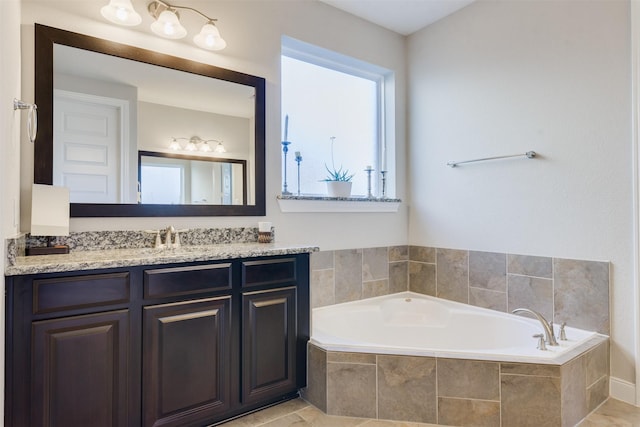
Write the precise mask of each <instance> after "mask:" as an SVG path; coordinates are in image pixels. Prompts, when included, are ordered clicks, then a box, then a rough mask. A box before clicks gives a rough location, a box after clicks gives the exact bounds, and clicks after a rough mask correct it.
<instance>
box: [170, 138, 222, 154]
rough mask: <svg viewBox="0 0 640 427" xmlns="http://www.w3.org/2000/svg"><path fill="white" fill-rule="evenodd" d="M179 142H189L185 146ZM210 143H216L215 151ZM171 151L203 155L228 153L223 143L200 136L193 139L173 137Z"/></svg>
mask: <svg viewBox="0 0 640 427" xmlns="http://www.w3.org/2000/svg"><path fill="white" fill-rule="evenodd" d="M179 140H184V141H187V143H186V144H184V146H183V145H182V144H180V142H178V141H179ZM210 142H216V143H217V145H216V147H215V148H214V149H212V148H211V146H210V145H209V143H210ZM169 149H170V150H173V151H191V152H193V151H201V152H203V153H211V152H214V153H218V154H220V153H226V152H227V150H226V149H225V148H224V145H222V141H218V140H217V139H207V140H204V139H202V138H200V137H199V136H192V137H191V138H178V137H172V138H171V143H170V144H169Z"/></svg>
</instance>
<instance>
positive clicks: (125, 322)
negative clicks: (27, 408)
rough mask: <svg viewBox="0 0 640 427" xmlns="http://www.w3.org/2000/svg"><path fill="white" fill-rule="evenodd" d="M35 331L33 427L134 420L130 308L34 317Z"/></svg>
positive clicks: (99, 426) (118, 423)
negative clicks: (130, 401)
mask: <svg viewBox="0 0 640 427" xmlns="http://www.w3.org/2000/svg"><path fill="white" fill-rule="evenodd" d="M32 336H33V357H32V367H33V373H32V393H31V399H32V404H31V411H32V412H31V425H32V426H92V427H102V426H105V427H107V426H126V425H128V419H129V412H130V409H129V408H128V407H127V396H128V393H127V390H128V381H130V380H131V378H132V377H135V375H132V373H131V372H130V371H129V368H130V366H129V360H130V346H129V312H128V311H127V310H120V311H114V312H108V313H101V314H95V315H86V316H77V317H66V318H61V319H55V320H45V321H38V322H33V324H32ZM133 380H135V378H133Z"/></svg>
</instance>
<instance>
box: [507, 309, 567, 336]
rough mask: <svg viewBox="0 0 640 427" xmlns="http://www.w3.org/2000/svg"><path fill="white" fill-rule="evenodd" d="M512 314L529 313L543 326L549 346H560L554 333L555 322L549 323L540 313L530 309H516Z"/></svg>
mask: <svg viewBox="0 0 640 427" xmlns="http://www.w3.org/2000/svg"><path fill="white" fill-rule="evenodd" d="M512 313H513V314H518V313H529V314H531V315H533V316H534V317H535V318H536V319H538V320H539V321H540V323H541V324H542V328H543V329H544V335H545V341H547V344H549V345H558V341H557V340H556V335H555V333H554V332H553V322H551V323H549V322H547V319H545V318H544V317H543V316H542V314H540V313H538V312H537V311H533V310H529V309H528V308H516V309H515V310H513V311H512Z"/></svg>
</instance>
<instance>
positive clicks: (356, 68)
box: [278, 36, 399, 212]
mask: <svg viewBox="0 0 640 427" xmlns="http://www.w3.org/2000/svg"><path fill="white" fill-rule="evenodd" d="M281 46H282V51H281V56H287V57H290V58H293V59H297V60H300V61H304V62H308V63H310V64H314V65H318V66H321V67H325V68H328V69H332V70H335V71H339V72H343V73H346V74H350V75H353V76H356V77H361V78H365V79H368V80H371V81H373V82H375V84H376V102H377V122H378V128H377V131H376V147H375V151H376V165H375V166H374V169H375V170H376V172H375V177H376V179H375V181H374V183H372V184H373V187H374V192H375V193H374V195H375V196H377V197H380V196H381V192H382V190H381V183H382V179H381V174H380V173H379V171H380V170H387V176H386V178H387V179H386V197H387V199H388V200H380V199H378V200H368V199H367V200H366V201H365V200H363V201H335V200H326V199H323V200H307V201H306V202H307V203H301V202H305V200H304V199H303V200H301V199H300V198H296V199H295V200H291V199H289V198H287V197H284V196H279V198H278V202H279V204H280V208H281V210H282V211H283V212H334V211H335V212H344V211H355V212H389V211H396V210H397V208H398V205H399V200H398V199H395V195H396V188H395V187H396V178H395V175H396V170H395V85H394V83H395V77H394V73H393V72H392V71H391V70H388V69H386V68H383V67H379V66H377V65H373V64H370V63H367V62H364V61H361V60H358V59H355V58H352V57H350V56H347V55H343V54H340V53H337V52H334V51H331V50H328V49H324V48H321V47H319V46H315V45H312V44H309V43H305V42H302V41H300V40H296V39H294V38H291V37H288V36H282V43H281ZM383 167H384V169H383ZM318 202H320V203H318ZM327 203H330V204H333V206H334V207H331V206H328V204H327ZM354 203H357V206H355V205H353V204H354ZM303 205H306V206H307V207H305V206H303ZM334 209H335V210H334Z"/></svg>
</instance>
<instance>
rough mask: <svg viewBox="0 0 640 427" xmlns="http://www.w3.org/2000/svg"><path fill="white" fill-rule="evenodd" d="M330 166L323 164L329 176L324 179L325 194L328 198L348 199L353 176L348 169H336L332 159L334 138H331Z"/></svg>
mask: <svg viewBox="0 0 640 427" xmlns="http://www.w3.org/2000/svg"><path fill="white" fill-rule="evenodd" d="M330 139H331V166H332V168H331V169H329V166H327V164H326V163H325V165H324V167H325V168H326V169H327V172H328V173H329V175H327V177H326V178H325V179H324V181H325V182H326V183H327V194H328V195H329V197H349V196H350V195H351V184H352V182H351V178H353V175H354V174H350V173H349V170H348V169H344V170H343V169H342V166H340V167H339V168H338V169H336V166H335V162H334V159H333V142H334V141H335V139H336V137H335V136H332V137H331V138H330Z"/></svg>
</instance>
